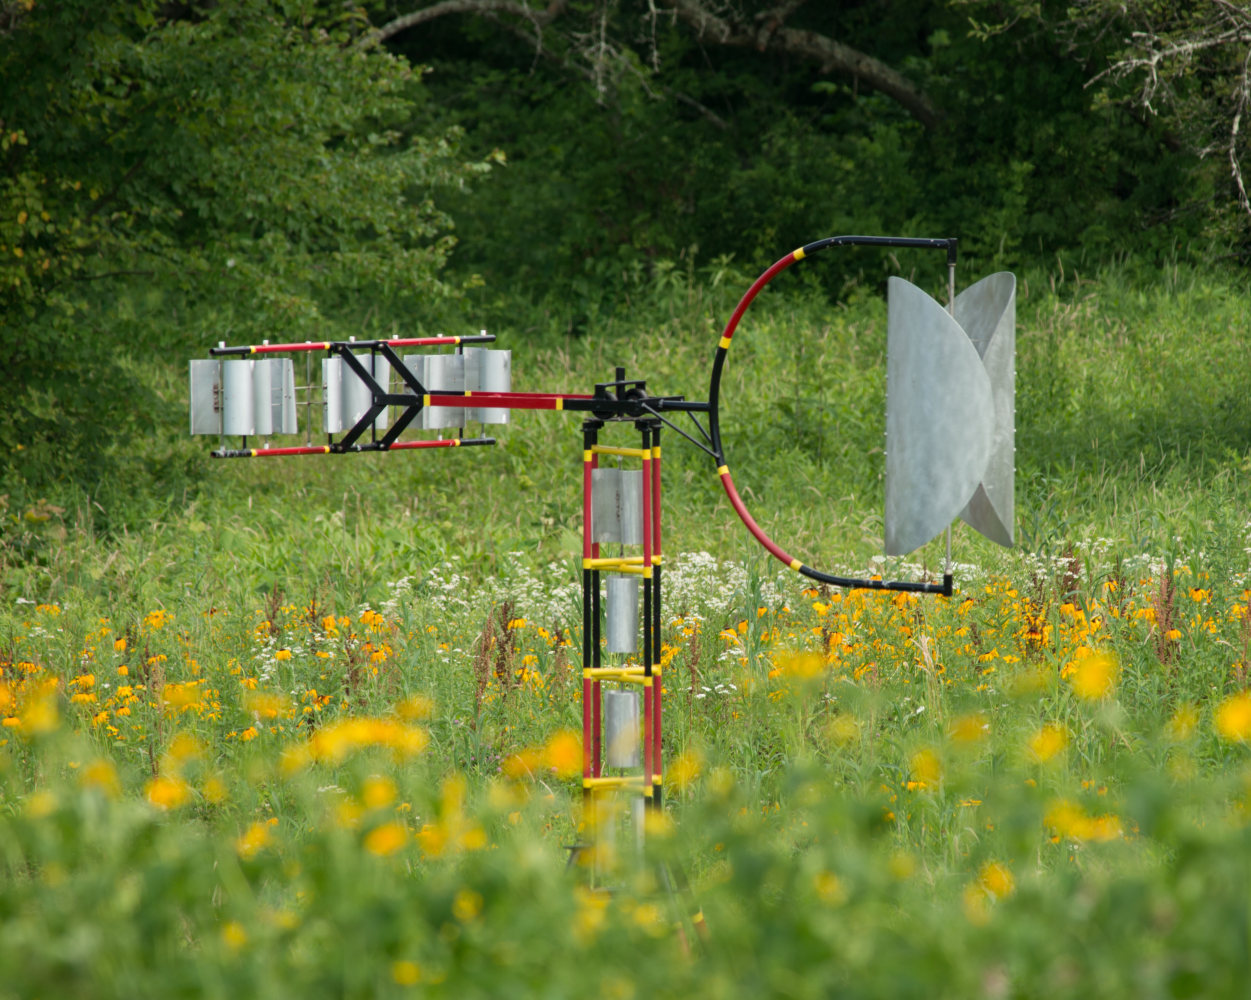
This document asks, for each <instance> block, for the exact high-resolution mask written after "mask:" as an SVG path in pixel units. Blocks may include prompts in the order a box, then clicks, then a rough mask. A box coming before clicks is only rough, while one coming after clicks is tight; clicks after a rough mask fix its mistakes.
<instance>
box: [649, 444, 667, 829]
mask: <svg viewBox="0 0 1251 1000" xmlns="http://www.w3.org/2000/svg"><path fill="white" fill-rule="evenodd" d="M648 502H650V503H651V507H652V557H651V568H652V579H651V584H652V620H651V622H650V627H651V631H652V655H653V656H654V657H655V661H656V663H655V670H654V671H653V673H654V675H655V678H656V679H655V680H653V681H652V684H653V686H654V688H655V690H654V691H653V692H652V712H653V715H654V718H653V720H652V739H653V740H654V741H655V745H654V747H653V749H652V773H651V782H652V806H653V807H654V808H656V809H659V808H660V807H661V805H662V802H661V793H662V790H663V787H664V767H663V766H662V764H661V757H660V746H661V740H660V737H661V728H660V696H661V694H662V693H663V689H664V678H663V676H662V674H663V672H664V671H663V669H662V664H661V655H660V649H661V646H660V573H661V569H662V568H663V567H662V565H661V563H662V561H663V560H662V558H661V552H660V423H659V422H656V423H655V424H654V425H653V427H652V492H651V496H650V497H648V498H645V499H644V503H648Z"/></svg>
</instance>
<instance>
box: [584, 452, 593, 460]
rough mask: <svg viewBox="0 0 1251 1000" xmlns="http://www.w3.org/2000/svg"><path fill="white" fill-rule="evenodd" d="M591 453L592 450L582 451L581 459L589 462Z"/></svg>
mask: <svg viewBox="0 0 1251 1000" xmlns="http://www.w3.org/2000/svg"><path fill="white" fill-rule="evenodd" d="M591 455H592V452H589V451H584V452H583V453H582V461H584V462H589V461H590V460H591Z"/></svg>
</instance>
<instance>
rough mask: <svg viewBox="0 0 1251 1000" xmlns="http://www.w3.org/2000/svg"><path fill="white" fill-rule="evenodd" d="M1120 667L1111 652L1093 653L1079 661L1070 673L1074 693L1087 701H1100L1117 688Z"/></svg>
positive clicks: (1070, 682)
mask: <svg viewBox="0 0 1251 1000" xmlns="http://www.w3.org/2000/svg"><path fill="white" fill-rule="evenodd" d="M1119 675H1120V667H1119V666H1118V665H1117V662H1116V658H1115V657H1114V656H1112V655H1111V654H1109V653H1093V654H1092V655H1090V656H1087V657H1085V658H1084V659H1082V660H1080V661H1078V662H1077V663H1076V664H1075V665H1074V667H1073V670H1072V672H1071V673H1070V674H1069V684H1071V685H1072V687H1073V693H1074V694H1076V695H1077V696H1078V697H1079V698H1083V699H1085V700H1086V701H1099V700H1100V699H1102V698H1106V697H1108V696H1109V695H1110V694H1111V693H1112V691H1113V690H1114V689H1115V688H1116V682H1117V678H1118V677H1119Z"/></svg>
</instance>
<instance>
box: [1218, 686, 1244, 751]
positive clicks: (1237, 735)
mask: <svg viewBox="0 0 1251 1000" xmlns="http://www.w3.org/2000/svg"><path fill="white" fill-rule="evenodd" d="M1213 721H1214V722H1215V724H1216V731H1217V732H1218V733H1220V735H1221V737H1222V738H1223V739H1226V740H1228V741H1229V742H1230V743H1246V742H1247V740H1249V739H1251V692H1247V691H1239V692H1238V693H1237V694H1232V695H1230V696H1229V697H1228V698H1226V699H1225V700H1224V701H1223V702H1221V703H1220V706H1219V707H1218V708H1217V709H1216V717H1215V719H1214V720H1213Z"/></svg>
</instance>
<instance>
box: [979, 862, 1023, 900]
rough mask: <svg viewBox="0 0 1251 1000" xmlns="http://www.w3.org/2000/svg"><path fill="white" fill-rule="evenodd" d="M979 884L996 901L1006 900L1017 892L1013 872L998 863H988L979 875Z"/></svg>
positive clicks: (983, 866)
mask: <svg viewBox="0 0 1251 1000" xmlns="http://www.w3.org/2000/svg"><path fill="white" fill-rule="evenodd" d="M977 881H978V884H979V885H980V886H981V887H982V888H983V889H985V890H986V891H987V892H988V893H990V895H992V896H994V897H995V899H1006V898H1007V897H1008V896H1011V895H1012V893H1013V892H1015V891H1016V880H1015V879H1013V877H1012V870H1011V869H1010V868H1008V867H1007V865H1004V864H1002V863H1000V862H998V861H988V862H986V864H984V865H982V869H981V871H979V872H978V873H977Z"/></svg>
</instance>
